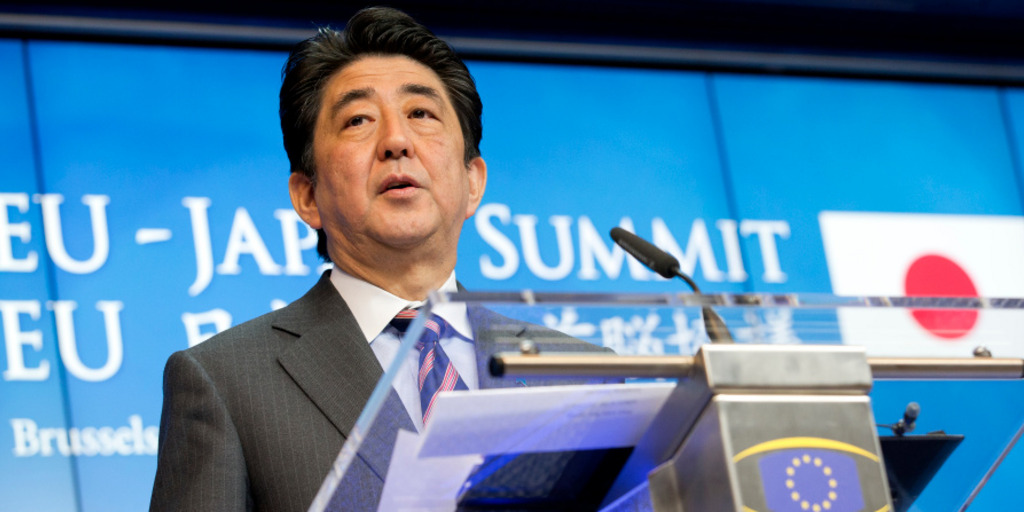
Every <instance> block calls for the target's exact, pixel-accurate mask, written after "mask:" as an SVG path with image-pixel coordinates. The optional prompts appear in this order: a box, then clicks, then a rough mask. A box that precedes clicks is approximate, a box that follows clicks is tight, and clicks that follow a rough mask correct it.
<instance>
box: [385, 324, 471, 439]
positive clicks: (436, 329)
mask: <svg viewBox="0 0 1024 512" xmlns="http://www.w3.org/2000/svg"><path fill="white" fill-rule="evenodd" d="M418 314H419V312H418V311H417V310H415V309H408V308H406V309H403V310H402V311H400V312H399V313H398V315H396V316H395V318H394V319H393V320H392V321H391V325H392V326H394V328H395V329H397V330H398V333H399V335H402V336H404V335H405V332H406V330H408V329H409V325H410V324H411V323H412V321H413V319H414V318H416V315H418ZM449 329H451V326H450V325H448V322H445V321H444V319H443V318H441V317H439V316H437V315H430V318H428V319H427V320H426V323H424V326H423V333H422V334H420V339H419V340H418V341H417V342H416V349H417V350H419V351H420V371H419V376H418V385H419V389H420V406H421V408H422V411H423V424H424V425H426V424H427V420H428V419H429V418H430V412H431V410H433V406H434V402H435V401H436V400H437V395H439V394H440V393H441V392H442V391H452V390H456V389H469V388H468V387H467V386H466V383H465V382H463V381H462V377H460V376H459V372H458V371H457V370H456V369H455V365H453V364H452V362H451V360H449V359H448V355H447V354H445V353H444V349H442V348H441V343H440V341H441V340H442V339H444V338H445V337H447V335H448V334H447V333H448V330H449Z"/></svg>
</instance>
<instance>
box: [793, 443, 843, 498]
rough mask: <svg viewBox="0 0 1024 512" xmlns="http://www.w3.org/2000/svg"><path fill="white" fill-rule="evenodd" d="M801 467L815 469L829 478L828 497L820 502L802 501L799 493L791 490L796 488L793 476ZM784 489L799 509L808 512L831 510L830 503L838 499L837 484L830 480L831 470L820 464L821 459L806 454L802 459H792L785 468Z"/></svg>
mask: <svg viewBox="0 0 1024 512" xmlns="http://www.w3.org/2000/svg"><path fill="white" fill-rule="evenodd" d="M801 466H807V467H813V468H817V470H819V471H821V473H822V474H823V475H825V476H826V477H829V479H828V497H827V498H825V499H823V500H821V501H820V502H813V503H812V502H810V501H808V500H806V499H803V498H802V497H801V496H800V493H799V492H797V491H795V490H793V489H794V487H796V482H795V481H794V480H793V476H794V475H796V468H799V467H801ZM786 476H787V477H788V478H786V488H787V489H790V491H791V492H790V494H789V497H790V498H791V499H792V500H793V501H794V502H797V503H800V508H801V509H803V510H810V511H812V512H822V511H823V510H831V509H832V502H834V501H836V498H838V497H839V495H838V494H836V487H838V486H839V482H836V479H835V478H832V468H830V467H828V466H826V465H825V464H824V463H822V461H821V458H819V457H811V456H810V455H808V454H804V455H803V457H793V460H792V461H790V465H789V466H786Z"/></svg>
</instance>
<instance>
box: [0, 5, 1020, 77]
mask: <svg viewBox="0 0 1024 512" xmlns="http://www.w3.org/2000/svg"><path fill="white" fill-rule="evenodd" d="M365 5H368V4H365V3H362V2H359V3H353V2H345V1H332V2H327V1H289V2H284V1H280V2H256V3H249V4H246V5H244V6H240V5H232V4H219V3H215V2H199V1H193V0H182V1H173V2H172V1H162V0H156V1H150V2H145V6H142V5H141V3H140V2H131V3H129V2H102V1H97V2H91V3H89V4H87V5H84V4H82V3H80V2H61V1H45V0H41V1H36V2H31V3H29V2H13V3H12V2H8V3H0V36H2V35H6V36H8V37H10V36H23V35H29V36H33V37H64V38H66V37H72V38H86V39H88V38H100V39H142V40H150V41H154V42H174V43H177V44H212V45H242V46H257V47H259V46H264V47H282V48H283V47H285V46H287V41H290V40H291V39H290V36H289V35H288V34H293V33H301V32H300V31H305V30H309V29H310V28H311V27H312V26H314V25H318V24H333V25H342V24H343V23H344V20H346V19H347V18H348V17H349V16H350V15H351V14H352V13H354V12H355V11H356V10H358V9H359V8H360V7H363V6H365ZM389 5H392V6H394V7H398V8H401V9H403V10H405V11H407V12H409V13H410V14H412V15H413V16H414V17H416V18H417V19H418V20H420V21H421V22H423V23H424V24H425V25H427V26H428V27H430V28H431V29H433V30H434V31H435V32H436V33H438V34H439V35H442V36H444V37H449V38H467V39H472V40H474V41H480V40H485V41H493V40H502V41H504V40H511V41H518V42H529V43H562V44H579V43H583V44H585V45H599V46H608V45H612V46H621V45H627V46H628V45H634V46H641V47H645V48H662V49H680V48H683V49H689V50H694V49H696V50H701V51H705V52H707V51H716V52H748V53H749V52H759V53H771V54H774V55H777V56H778V55H781V56H785V55H791V54H801V55H803V54H816V55H828V56H832V57H837V56H838V57H843V58H848V57H857V58H864V57H867V58H884V59H909V60H912V61H917V62H932V61H934V62H945V63H947V64H948V63H957V64H959V63H967V64H980V65H997V66H1011V67H1014V68H1018V69H1020V70H1024V1H1020V0H674V1H671V0H631V1H609V0H563V1H541V0H492V1H480V2H475V1H468V0H426V1H393V2H390V3H389ZM5 19H6V23H4V20H5ZM29 19H30V20H32V21H31V23H28V22H26V21H25V20H29ZM68 19H72V20H78V21H77V25H76V24H75V23H70V24H69V23H67V20H68ZM12 20H13V21H12ZM47 20H53V21H52V22H50V23H49V25H48V22H47ZM97 20H100V21H99V22H98V21H97ZM102 20H106V22H109V21H111V20H114V21H117V22H122V23H123V22H130V23H135V24H136V25H135V26H136V27H141V28H138V29H136V30H127V31H126V30H120V31H119V30H113V29H110V28H109V26H110V25H109V24H107V25H104V23H103V22H102ZM90 24H91V25H90ZM188 24H199V25H204V26H206V27H207V29H208V30H206V31H205V32H204V31H198V32H189V31H188V30H179V31H178V32H175V29H174V28H173V27H181V26H184V25H188ZM161 26H162V27H164V29H163V30H155V31H153V30H151V31H150V32H147V31H146V30H147V29H146V28H145V27H161ZM168 26H170V27H172V28H171V29H169V30H168V29H167V27H168ZM103 27H107V28H106V29H105V28H103ZM210 27H214V28H213V29H212V30H214V31H215V30H217V29H216V27H244V28H245V29H246V32H245V33H247V34H250V36H247V37H243V36H237V37H232V36H224V37H213V36H211V35H210ZM274 31H277V32H276V33H277V34H278V36H277V37H276V38H275V37H269V36H268V37H263V38H261V37H258V36H257V37H253V36H252V34H258V33H267V34H269V33H271V32H274ZM289 31H291V32H289ZM204 34H205V35H204ZM281 34H285V35H283V36H282V35H281ZM456 46H457V47H458V45H456ZM474 48H476V49H475V50H474ZM480 48H482V46H479V45H478V46H477V47H472V45H470V53H474V52H476V53H478V54H481V55H482V56H484V57H486V56H487V55H486V54H487V53H488V52H487V51H486V50H481V49H480ZM513 53H515V52H513ZM716 55H717V54H716ZM647 64H650V62H647Z"/></svg>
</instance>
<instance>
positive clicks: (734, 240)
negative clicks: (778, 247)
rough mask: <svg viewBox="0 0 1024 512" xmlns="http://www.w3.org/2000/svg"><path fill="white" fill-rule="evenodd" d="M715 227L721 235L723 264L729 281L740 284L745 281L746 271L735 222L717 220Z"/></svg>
mask: <svg viewBox="0 0 1024 512" xmlns="http://www.w3.org/2000/svg"><path fill="white" fill-rule="evenodd" d="M715 227H717V228H718V231H720V232H721V233H722V244H723V245H725V264H726V266H727V267H728V269H729V270H728V272H729V281H732V282H734V283H742V282H743V281H746V280H747V277H749V276H747V271H746V270H744V268H743V256H742V253H741V252H740V237H739V234H738V233H737V224H736V221H734V220H732V219H719V220H718V222H715Z"/></svg>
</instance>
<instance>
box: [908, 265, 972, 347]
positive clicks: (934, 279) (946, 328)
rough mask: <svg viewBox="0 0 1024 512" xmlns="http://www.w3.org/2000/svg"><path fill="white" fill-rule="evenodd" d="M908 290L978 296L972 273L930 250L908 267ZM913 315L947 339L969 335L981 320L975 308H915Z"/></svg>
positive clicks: (917, 293) (914, 294)
mask: <svg viewBox="0 0 1024 512" xmlns="http://www.w3.org/2000/svg"><path fill="white" fill-rule="evenodd" d="M904 284H905V290H906V294H907V296H908V297H977V296H978V289H977V288H975V286H974V282H973V281H971V276H969V275H967V272H966V271H964V269H963V268H961V267H960V265H957V264H956V262H954V261H953V260H950V259H949V258H946V257H943V256H938V255H935V254H929V255H927V256H921V257H920V258H918V259H916V260H914V262H913V263H911V264H910V268H909V269H907V278H906V282H905V283H904ZM911 313H912V314H913V315H914V319H915V320H917V323H918V324H921V327H924V328H925V329H926V330H928V332H930V333H932V334H934V335H936V336H938V337H940V338H947V339H956V338H960V337H963V336H964V335H966V334H967V333H968V332H969V331H970V330H971V329H972V328H973V327H974V324H975V323H977V321H978V312H977V311H976V310H973V309H966V310H964V309H926V310H912V311H911Z"/></svg>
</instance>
